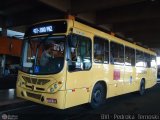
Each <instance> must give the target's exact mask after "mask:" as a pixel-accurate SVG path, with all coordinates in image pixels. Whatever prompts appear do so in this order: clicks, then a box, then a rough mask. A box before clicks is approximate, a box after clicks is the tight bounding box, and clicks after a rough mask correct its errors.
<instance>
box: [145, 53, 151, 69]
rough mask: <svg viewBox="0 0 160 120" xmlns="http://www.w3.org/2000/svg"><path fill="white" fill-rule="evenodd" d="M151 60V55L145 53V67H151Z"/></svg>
mask: <svg viewBox="0 0 160 120" xmlns="http://www.w3.org/2000/svg"><path fill="white" fill-rule="evenodd" d="M150 60H151V58H150V55H149V54H147V53H144V61H145V67H147V68H150V67H151V63H150Z"/></svg>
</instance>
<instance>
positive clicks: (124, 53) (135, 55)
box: [124, 46, 136, 67]
mask: <svg viewBox="0 0 160 120" xmlns="http://www.w3.org/2000/svg"><path fill="white" fill-rule="evenodd" d="M126 48H129V49H132V50H134V65H132V63H131V65H126V64H125V62H126ZM124 50H125V53H124V64H125V66H132V67H135V66H136V49H134V48H132V47H130V46H125V47H124Z"/></svg>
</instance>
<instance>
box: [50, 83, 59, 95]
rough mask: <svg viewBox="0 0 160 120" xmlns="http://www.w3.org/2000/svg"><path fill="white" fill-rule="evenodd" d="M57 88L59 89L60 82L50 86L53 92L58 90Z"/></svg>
mask: <svg viewBox="0 0 160 120" xmlns="http://www.w3.org/2000/svg"><path fill="white" fill-rule="evenodd" d="M57 89H58V83H54V84H53V85H51V86H50V87H49V88H48V92H51V93H53V92H55V91H57Z"/></svg>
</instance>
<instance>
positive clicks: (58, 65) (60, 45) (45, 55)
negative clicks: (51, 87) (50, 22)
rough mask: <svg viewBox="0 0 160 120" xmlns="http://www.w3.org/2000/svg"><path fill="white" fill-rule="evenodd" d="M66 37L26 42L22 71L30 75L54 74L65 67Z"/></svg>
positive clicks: (33, 39) (32, 39)
mask: <svg viewBox="0 0 160 120" xmlns="http://www.w3.org/2000/svg"><path fill="white" fill-rule="evenodd" d="M64 52H65V36H54V37H53V36H52V37H38V38H30V39H25V40H24V46H23V51H22V71H24V72H27V73H30V74H53V73H58V72H60V71H61V70H62V68H63V65H64Z"/></svg>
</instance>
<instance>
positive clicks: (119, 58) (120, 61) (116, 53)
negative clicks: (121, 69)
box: [110, 42, 124, 65]
mask: <svg viewBox="0 0 160 120" xmlns="http://www.w3.org/2000/svg"><path fill="white" fill-rule="evenodd" d="M110 51H111V53H110V63H111V64H116V65H124V46H123V45H122V44H118V43H115V42H110Z"/></svg>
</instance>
